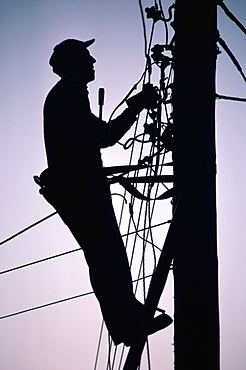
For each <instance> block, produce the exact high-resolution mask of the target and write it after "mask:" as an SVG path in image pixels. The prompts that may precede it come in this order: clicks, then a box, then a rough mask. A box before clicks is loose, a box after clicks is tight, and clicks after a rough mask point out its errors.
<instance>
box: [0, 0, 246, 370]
mask: <svg viewBox="0 0 246 370" xmlns="http://www.w3.org/2000/svg"><path fill="white" fill-rule="evenodd" d="M154 3H155V2H154V1H153V0H142V5H143V8H145V7H151V6H153V5H154ZM171 4H172V2H168V1H166V0H163V1H162V6H163V9H164V12H165V14H166V16H167V14H168V13H167V9H168V8H169V6H170V5H171ZM225 4H226V5H227V6H228V8H229V9H230V11H231V12H232V13H233V14H234V15H235V16H236V17H237V18H238V19H239V20H240V21H241V23H243V24H244V26H245V25H246V3H245V0H237V1H233V0H225ZM145 21H146V26H147V34H148V37H149V34H150V28H151V21H150V20H147V19H146V17H145ZM218 29H219V31H220V35H221V37H222V38H223V39H224V40H225V41H226V43H227V45H228V46H229V48H230V49H231V51H232V52H233V54H234V55H235V56H236V58H237V60H238V62H239V63H240V65H241V67H242V69H243V70H244V73H246V51H245V35H244V34H243V32H242V31H241V30H240V29H239V28H238V27H237V26H236V25H235V23H233V22H232V21H231V20H230V19H229V18H228V17H227V16H226V15H225V13H224V12H223V10H221V9H220V8H219V7H218ZM0 31H1V40H0V54H1V69H0V73H1V88H0V92H1V98H0V107H1V109H0V124H1V136H0V147H1V156H0V169H1V178H0V181H1V193H0V204H1V209H0V225H1V226H0V241H3V240H5V239H6V238H8V237H10V236H11V235H13V234H15V233H16V232H18V231H20V230H22V229H24V228H25V227H27V226H29V225H31V224H32V223H34V222H36V221H38V220H40V219H42V218H43V217H45V216H47V215H49V214H51V213H52V212H53V211H54V210H53V208H52V207H51V206H50V205H48V204H47V203H46V202H45V200H44V199H43V198H42V197H41V196H40V195H39V193H38V190H39V189H38V186H37V185H36V184H35V183H34V181H33V178H32V177H33V175H37V174H40V173H41V172H42V171H43V170H44V169H45V168H46V166H47V164H46V156H45V149H44V141H43V126H42V118H43V117H42V110H43V104H44V100H45V97H46V95H47V93H48V92H49V90H50V89H51V88H52V86H53V85H54V84H55V83H56V82H57V81H58V76H56V75H54V74H53V73H52V70H51V67H50V66H49V64H48V60H49V58H50V55H51V53H52V50H53V47H54V46H55V45H56V44H57V43H59V42H61V41H62V40H64V39H67V38H76V39H80V40H88V39H91V38H95V39H96V42H95V43H94V44H93V45H92V46H91V47H90V52H91V54H92V55H93V56H94V57H95V59H96V60H97V63H96V65H95V68H96V81H94V82H92V83H91V84H90V85H89V91H90V100H91V108H92V111H93V112H94V113H95V114H98V105H97V100H98V99H97V94H98V89H99V88H100V87H104V88H105V90H106V96H105V107H104V112H103V117H104V119H105V120H107V119H108V118H109V117H110V114H111V112H112V111H113V109H114V108H115V106H116V105H117V104H118V103H119V102H120V101H121V100H122V99H123V98H124V96H125V95H126V94H127V93H128V91H129V90H130V89H131V88H132V86H133V85H134V84H135V83H136V82H137V81H138V80H139V78H140V77H141V75H142V73H143V71H144V66H145V57H144V38H143V27H142V21H141V13H140V8H139V1H137V0H107V1H101V0H91V1H86V0H69V1H68V0H60V1H58V0H49V1H44V0H42V1H39V0H32V1H30V0H18V1H14V0H1V1H0ZM170 32H172V31H170ZM155 43H159V44H164V43H165V32H164V26H163V23H162V22H160V24H159V22H158V24H157V25H156V30H155V33H154V40H153V45H154V44H155ZM220 50H221V52H222V53H221V54H220V55H218V62H217V81H216V83H217V88H216V90H217V93H218V94H220V95H227V96H234V97H241V98H246V89H245V82H244V80H243V78H242V76H241V75H240V74H239V72H238V71H237V70H236V68H235V66H234V65H233V64H232V62H231V60H230V59H229V57H228V56H227V54H226V53H225V52H224V50H223V49H222V48H221V47H220ZM152 82H153V83H154V84H158V76H157V75H155V74H154V75H153V81H152ZM188 88H189V87H187V89H188ZM139 89H140V86H139ZM138 91H139V90H138ZM191 104H192V102H191ZM123 107H125V105H124V106H123ZM201 114H202V112H201ZM245 117H246V104H245V103H244V102H232V101H228V100H218V101H217V103H216V132H217V170H218V174H217V214H218V255H219V280H220V286H219V291H220V322H221V369H223V370H244V369H246V351H245V332H246V316H245V309H246V272H245V270H246V269H245V264H246V224H245V215H246V195H245V189H246V172H245V162H246V154H245V142H246V122H245ZM103 161H104V165H105V166H110V165H117V164H128V162H129V155H128V154H126V153H125V151H124V149H122V147H121V146H119V145H116V146H115V147H114V148H112V149H105V150H104V153H103ZM112 190H113V192H118V188H117V187H116V188H114V187H112ZM118 198H120V197H117V196H114V205H115V207H116V213H117V212H119V209H120V206H119V205H118ZM119 204H121V203H119ZM158 207H159V208H160V209H159V210H158V213H157V215H156V216H155V220H154V221H155V222H156V223H157V222H159V218H158V215H160V222H162V221H163V220H164V221H165V220H168V219H169V218H170V214H171V212H170V209H171V208H170V202H169V201H166V200H165V201H163V203H161V205H158ZM117 215H118V213H117ZM123 223H124V222H123ZM123 226H124V225H123ZM166 230H167V229H165V230H164V231H166ZM164 231H163V234H162V233H161V232H159V233H156V234H155V237H156V238H157V239H156V242H157V244H158V245H159V246H160V247H162V245H163V242H164V237H165V235H164ZM76 248H78V245H77V243H76V241H75V240H74V239H73V237H72V236H71V235H70V232H69V230H68V229H67V228H66V226H65V225H64V224H63V223H62V221H61V220H60V219H59V217H58V216H57V215H56V216H54V217H52V218H50V219H48V220H46V221H45V222H43V223H41V224H40V225H37V226H35V227H34V228H32V229H31V230H29V231H27V232H26V233H24V234H22V235H20V236H18V237H17V238H15V239H13V240H11V241H9V242H7V243H5V244H3V245H0V271H6V270H8V269H11V268H14V267H17V266H20V265H24V264H28V263H31V262H33V261H37V260H40V259H43V258H47V257H50V256H54V255H57V254H59V253H63V252H66V251H70V250H73V249H76ZM0 278H1V280H0V281H1V283H0V296H1V305H0V317H3V316H5V315H8V314H11V313H15V312H18V311H22V310H26V309H29V308H32V307H36V306H40V305H45V304H47V303H50V302H54V301H58V300H62V299H65V298H69V297H73V296H76V295H80V294H83V293H87V292H91V286H90V283H89V280H88V270H87V266H86V264H85V261H84V257H83V253H82V252H81V251H78V252H75V253H71V254H67V255H65V256H62V257H59V258H55V259H51V260H49V261H46V262H42V263H39V264H35V265H32V266H28V267H26V268H22V269H19V270H16V271H12V272H8V273H4V274H2V275H1V277H0ZM133 278H135V270H133ZM172 297H173V293H172V276H171V274H170V277H169V280H168V285H167V289H166V291H165V293H164V294H163V296H162V298H161V302H160V307H162V308H164V309H165V310H166V311H167V313H168V314H170V315H171V316H173V298H172ZM191 315H192V310H191ZM101 322H102V318H101V313H100V310H99V306H98V303H97V301H96V298H95V297H94V295H93V294H90V295H87V296H84V297H82V298H76V299H73V300H70V301H67V302H63V303H59V304H56V305H52V306H49V307H44V308H42V309H38V310H34V311H30V312H26V313H23V314H19V315H16V316H13V317H8V318H2V319H1V320H0V368H1V370H56V369H59V370H82V369H83V370H84V369H85V370H87V369H89V370H90V369H94V363H95V358H96V351H97V345H98V338H99V333H100V327H101ZM194 340H196V338H194ZM149 343H150V354H151V364H152V369H155V370H159V369H165V370H172V369H173V326H171V327H169V328H168V329H166V330H163V331H162V332H160V333H157V334H155V335H153V336H152V337H151V338H150V341H149ZM107 355H108V339H107V335H106V330H104V332H103V340H102V346H101V351H100V354H99V359H98V366H97V369H99V370H102V369H106V363H107ZM141 369H143V370H145V369H148V365H147V357H146V353H145V354H144V356H143V361H142V365H141Z"/></svg>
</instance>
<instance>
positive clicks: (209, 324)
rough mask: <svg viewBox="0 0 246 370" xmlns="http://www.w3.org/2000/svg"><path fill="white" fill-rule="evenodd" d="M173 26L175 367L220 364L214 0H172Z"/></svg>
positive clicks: (205, 369) (189, 369)
mask: <svg viewBox="0 0 246 370" xmlns="http://www.w3.org/2000/svg"><path fill="white" fill-rule="evenodd" d="M174 28H175V50H174V61H175V67H174V68H175V69H174V86H173V110H174V114H173V118H174V134H175V148H174V152H173V161H174V181H175V182H174V187H175V189H176V194H177V196H178V195H180V196H181V199H182V201H181V202H180V207H182V208H181V210H180V212H181V213H182V218H181V219H182V222H181V224H180V225H179V226H178V228H177V230H176V237H175V254H174V307H175V316H174V328H175V330H174V345H175V370H198V369H199V370H218V369H219V309H218V261H217V241H216V179H215V178H216V164H215V161H216V152H215V67H216V38H217V33H216V30H217V25H216V2H215V1H214V0H206V1H197V0H177V1H176V9H175V21H174ZM174 203H175V202H174Z"/></svg>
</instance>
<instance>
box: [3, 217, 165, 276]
mask: <svg viewBox="0 0 246 370" xmlns="http://www.w3.org/2000/svg"><path fill="white" fill-rule="evenodd" d="M169 223H171V220H168V221H164V222H161V223H159V224H156V225H153V226H151V227H152V228H155V227H158V226H162V225H165V224H169ZM143 230H144V229H140V230H137V232H142V231H143ZM135 233H136V231H132V232H129V233H127V234H123V235H121V237H122V238H123V237H126V236H128V235H132V234H135ZM79 251H82V249H81V248H76V249H73V250H70V251H66V252H63V253H59V254H56V255H53V256H50V257H46V258H42V259H40V260H37V261H33V262H29V263H26V264H24V265H20V266H16V267H12V268H10V269H8V270H3V271H0V275H2V274H6V273H8V272H12V271H16V270H20V269H22V268H25V267H29V266H32V265H35V264H38V263H41V262H45V261H49V260H51V259H54V258H58V257H62V256H65V255H66V254H70V253H74V252H79Z"/></svg>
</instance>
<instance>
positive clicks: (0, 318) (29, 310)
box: [0, 275, 152, 320]
mask: <svg viewBox="0 0 246 370" xmlns="http://www.w3.org/2000/svg"><path fill="white" fill-rule="evenodd" d="M151 276H152V275H148V276H146V277H145V279H147V278H150V277H151ZM142 279H143V278H140V279H139V280H142ZM134 282H137V279H136V280H133V283H134ZM90 294H94V292H93V291H91V292H87V293H82V294H78V295H75V296H72V297H68V298H63V299H60V300H57V301H54V302H49V303H45V304H42V305H40V306H35V307H31V308H27V309H25V310H22V311H17V312H14V313H10V314H7V315H4V316H1V317H0V320H2V319H7V318H9V317H13V316H17V315H21V314H23V313H27V312H31V311H35V310H39V309H41V308H45V307H49V306H54V305H56V304H59V303H63V302H67V301H71V300H73V299H77V298H81V297H85V296H87V295H90Z"/></svg>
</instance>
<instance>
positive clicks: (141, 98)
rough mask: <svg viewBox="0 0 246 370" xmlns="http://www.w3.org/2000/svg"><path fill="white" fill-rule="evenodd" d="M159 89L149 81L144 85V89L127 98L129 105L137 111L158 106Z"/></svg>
mask: <svg viewBox="0 0 246 370" xmlns="http://www.w3.org/2000/svg"><path fill="white" fill-rule="evenodd" d="M158 97H159V95H158V91H157V88H156V87H154V86H153V85H152V84H150V83H148V84H146V85H144V87H143V90H142V91H141V92H140V93H138V94H136V95H134V96H132V97H131V98H129V99H127V101H126V102H127V105H128V107H129V108H130V109H132V110H133V111H135V112H136V113H140V112H141V111H142V110H143V109H144V108H146V109H154V108H156V107H157V102H158Z"/></svg>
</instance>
